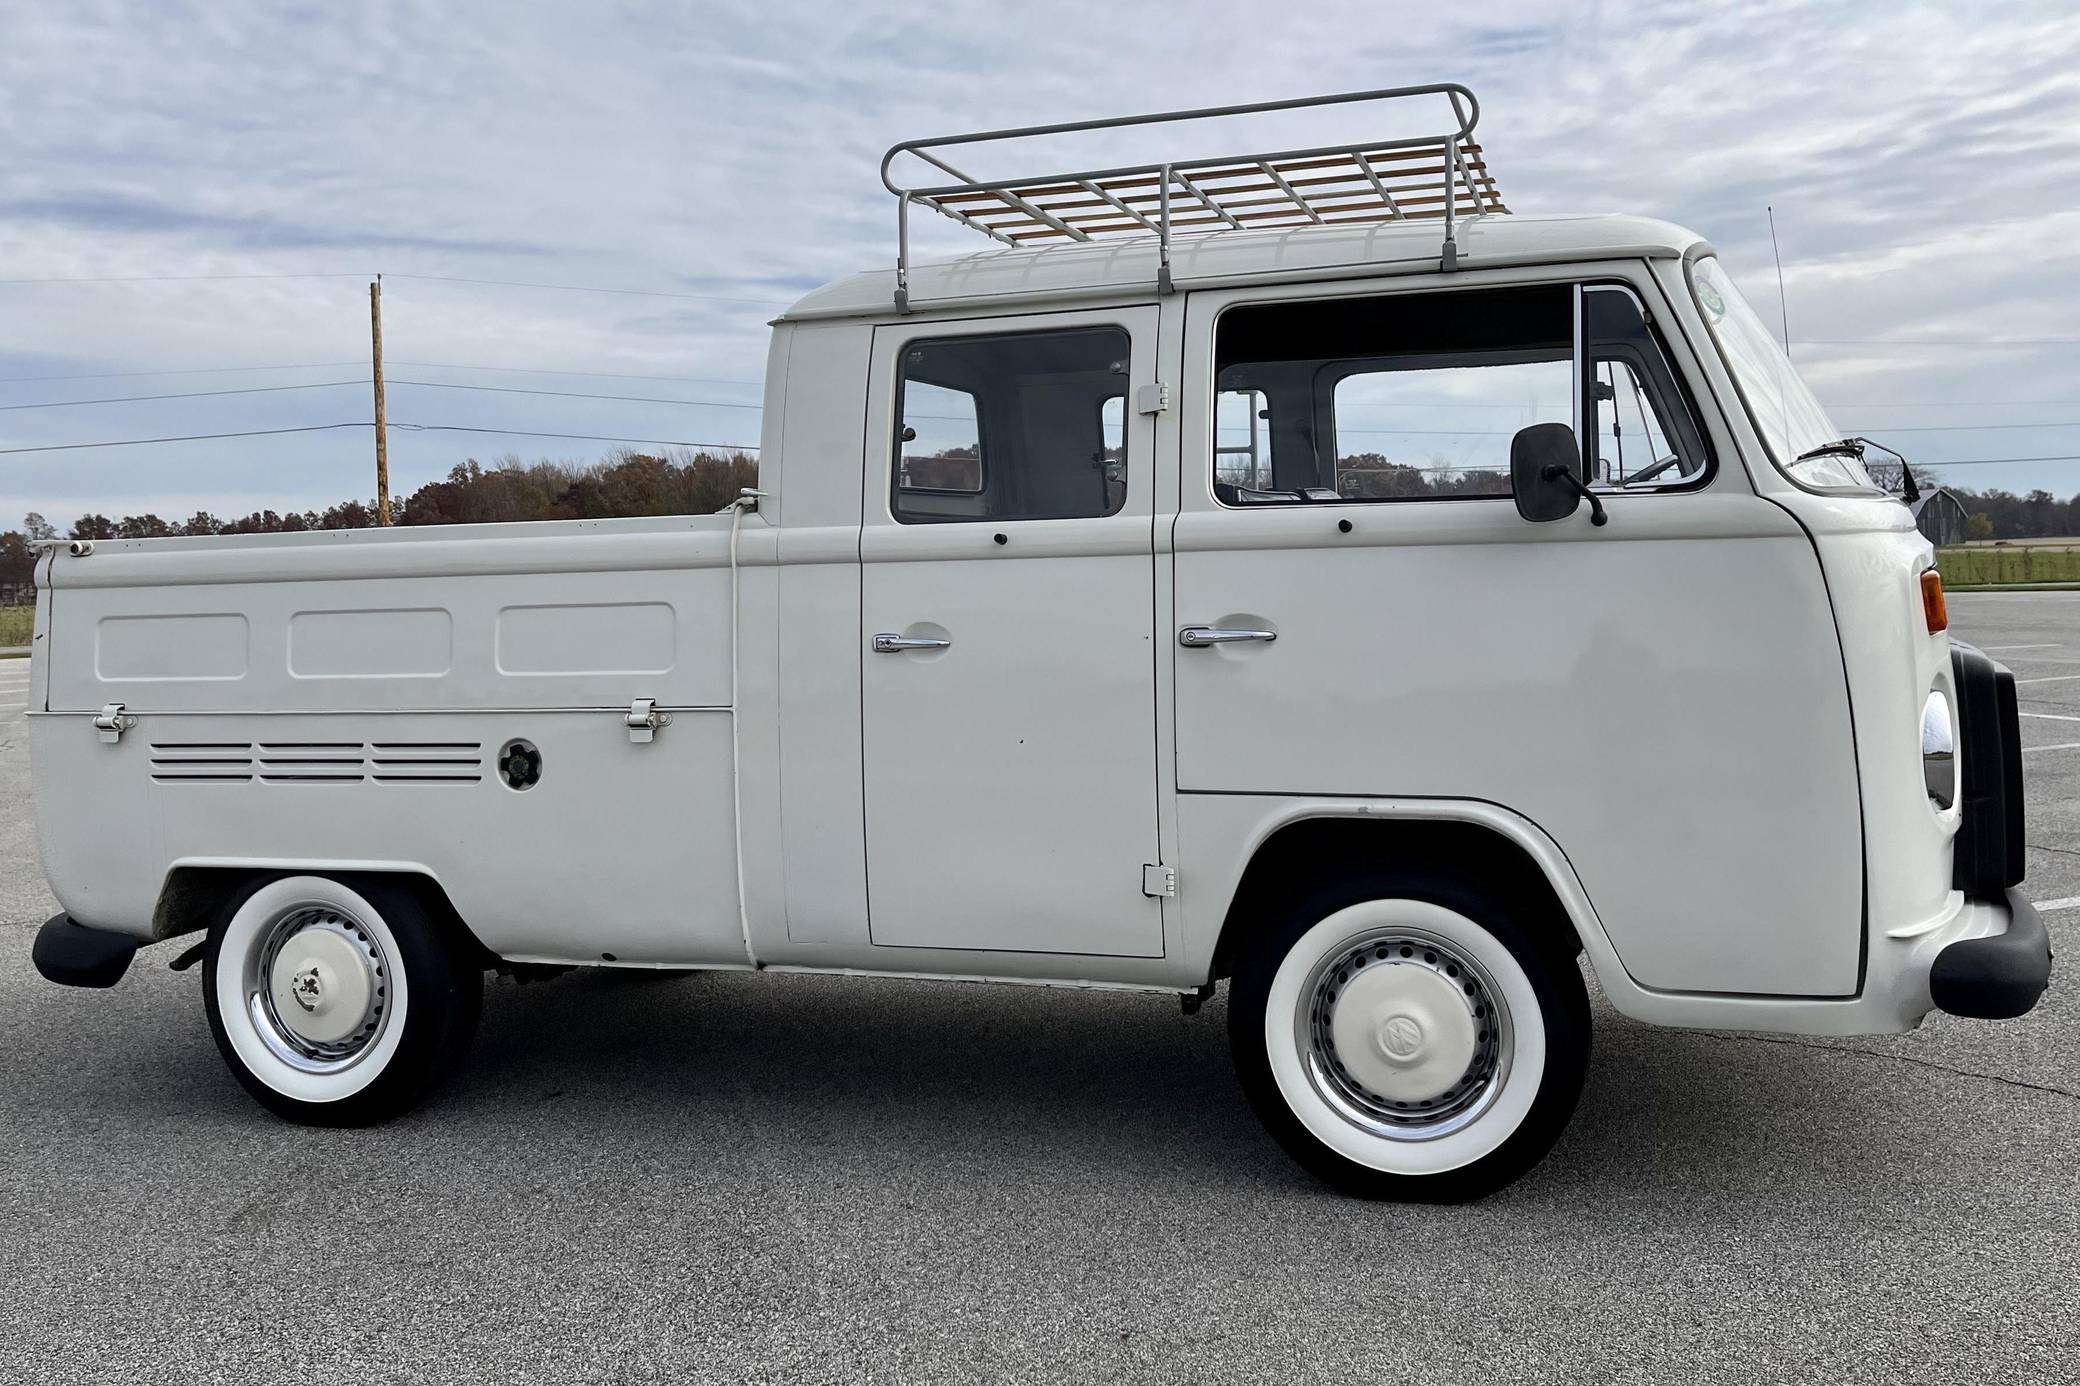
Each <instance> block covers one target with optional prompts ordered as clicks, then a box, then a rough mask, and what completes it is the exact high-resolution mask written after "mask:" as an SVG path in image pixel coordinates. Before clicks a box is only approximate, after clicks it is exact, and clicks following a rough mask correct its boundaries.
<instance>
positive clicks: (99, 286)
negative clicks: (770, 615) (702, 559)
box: [0, 0, 2080, 526]
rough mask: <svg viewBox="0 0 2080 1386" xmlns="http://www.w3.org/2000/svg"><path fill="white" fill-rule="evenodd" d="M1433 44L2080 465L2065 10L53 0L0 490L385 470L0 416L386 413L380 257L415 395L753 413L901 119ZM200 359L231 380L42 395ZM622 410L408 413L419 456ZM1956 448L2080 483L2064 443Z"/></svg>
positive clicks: (24, 73) (1390, 55)
mask: <svg viewBox="0 0 2080 1386" xmlns="http://www.w3.org/2000/svg"><path fill="white" fill-rule="evenodd" d="M1437 80H1458V81H1463V82H1466V83H1468V84H1469V85H1471V86H1472V87H1474V89H1475V90H1476V91H1478V92H1479V93H1480V95H1481V98H1482V101H1483V105H1484V111H1483V119H1482V125H1481V134H1482V137H1483V142H1484V143H1485V145H1486V147H1487V149H1488V151H1489V155H1490V158H1491V160H1492V162H1493V166H1494V168H1495V170H1496V172H1497V175H1498V177H1499V179H1500V181H1501V186H1502V190H1503V192H1504V194H1505V196H1506V197H1507V198H1508V200H1509V201H1510V203H1511V204H1512V205H1513V206H1515V207H1517V208H1518V209H1520V210H1525V211H1581V210H1622V211H1635V212H1643V213H1648V214H1652V215H1657V216H1663V217H1667V218H1670V219H1672V220H1675V221H1678V222H1682V223H1684V224H1686V225H1689V226H1692V227H1694V228H1696V229H1697V230H1699V231H1701V232H1703V233H1704V234H1705V235H1707V236H1709V237H1710V238H1711V239H1712V240H1713V241H1714V243H1715V244H1716V245H1717V246H1718V247H1719V249H1720V251H1721V253H1722V254H1723V255H1724V256H1725V258H1726V261H1727V263H1728V265H1729V267H1730V268H1731V269H1732V271H1733V273H1734V274H1735V276H1736V277H1737V278H1738V279H1739V280H1740V281H1741V283H1742V284H1743V286H1744V288H1745V289H1746V290H1747V292H1748V293H1749V295H1750V297H1751V298H1753V299H1754V300H1755V301H1756V302H1757V304H1758V305H1759V306H1762V307H1763V308H1764V309H1765V312H1766V314H1767V315H1769V316H1772V317H1774V315H1775V312H1776V303H1777V298H1776V279H1775V272H1774V269H1773V266H1772V263H1771V257H1770V240H1769V227H1768V224H1767V221H1766V219H1765V215H1764V207H1765V206H1767V205H1774V207H1775V208H1776V217H1777V231H1778V237H1779V240H1780V242H1781V245H1782V251H1783V257H1784V278H1785V284H1786V288H1787V291H1788V310H1789V323H1790V331H1791V337H1792V341H1793V350H1794V354H1795V356H1796V357H1797V359H1798V361H1799V363H1800V365H1801V367H1802V368H1803V369H1804V370H1805V371H1806V372H1807V374H1808V376H1809V377H1810V378H1811V379H1812V381H1813V382H1814V385H1815V388H1816V389H1817V390H1818V391H1819V393H1820V394H1821V396H1822V398H1823V399H1824V400H1826V401H1827V402H1828V404H1829V405H1830V407H1831V408H1832V410H1833V412H1834V414H1835V417H1836V419H1837V421H1838V422H1839V423H1840V424H1841V425H1842V426H1843V427H1844V428H1845V429H1846V430H1848V431H1851V432H1859V433H1869V434H1872V435H1874V436H1877V437H1879V438H1883V439H1887V440H1889V441H1893V442H1895V443H1896V444H1897V445H1898V446H1900V447H1901V448H1902V449H1903V450H1904V451H1906V452H1907V453H1908V454H1909V455H1910V456H1913V457H1914V458H1915V459H1916V460H1917V461H1919V462H1925V463H1942V462H1949V461H1957V460H1963V459H1983V458H2011V457H2017V458H2038V457H2061V458H2062V457H2067V456H2068V455H2080V322H2076V321H2074V317H2075V314H2074V308H2075V305H2076V303H2080V12H2076V11H2075V10H2074V9H2073V7H2072V5H2071V4H2070V0H2067V2H2066V3H2063V4H2059V3H2050V4H2041V5H2035V4H2016V5H2004V4H1989V3H1972V4H1963V3H1959V4H1951V5H1938V6H1911V5H1905V6H1903V5H1898V4H1891V3H1888V4H1877V3H1867V4H1854V3H1823V4H1800V3H1780V4H1757V5H1746V6H1743V5H1727V4H1724V3H1714V4H1708V5H1690V4H1681V3H1644V4H1618V3H1612V4H1584V5H1580V6H1572V7H1570V6H1565V5H1559V4H1546V3H1530V4H1520V3H1514V2H1513V0H1501V2H1500V3H1484V4H1479V5H1466V6H1458V7H1452V6H1439V5H1420V6H1416V5H1410V6H1393V5H1382V4H1380V3H1378V0H1370V2H1369V3H1348V4H1344V3H1331V2H1330V0H1315V2H1314V3H1310V4H1307V5H1292V4H1261V5H1239V4H1223V3H1210V2H1208V0H1201V2H1200V3H1195V4H1177V5H1172V6H1167V7H1158V6H1145V7H1144V6H1139V5H1134V4H1131V3H1121V2H1120V0H1105V2H1104V3H1084V2H1083V0H1054V3H1050V4H1045V5H939V6H921V5H917V4H914V3H907V4H897V5H882V4H879V3H875V0H844V2H843V3H825V2H824V0H759V3H744V4H737V3H700V4H690V3H689V4H674V5H663V4H659V5H649V6H640V5H625V6H616V5H608V4H572V3H568V2H566V3H562V4H554V5H549V4H533V3H523V2H522V0H501V3H497V4H478V5H470V4H464V3H448V4H430V3H411V2H410V0H388V2H384V0H371V3H366V4H360V5H352V6H345V5H325V4H316V3H313V4H307V5H294V4H274V5H248V4H239V3H232V2H231V0H214V2H213V3H208V4H201V5H192V6H190V5H182V4H177V3H168V2H167V0H159V2H158V3H137V4H111V3H99V4H97V3H91V2H90V0H73V2H72V3H68V4H65V5H33V6H32V5H27V4H15V5H10V6H7V7H5V10H4V13H0V150H4V154H0V526H12V525H14V524H16V523H18V522H19V516H20V515H21V513H22V512H23V511H26V510H39V511H42V512H44V513H46V514H47V515H49V516H50V517H51V518H52V519H53V520H55V521H57V522H58V523H60V525H61V526H62V525H64V524H69V523H70V521H71V520H72V519H73V517H75V516H76V515H78V514H79V513H81V512H83V511H86V510H99V511H103V512H106V513H109V514H114V515H120V514H124V513H137V512H141V511H144V510H147V509H149V510H155V511H157V512H159V513H160V514H162V515H166V516H168V517H173V516H185V515H187V514H189V513H192V512H193V511H195V510H196V509H209V510H212V511H215V512H217V513H218V514H229V513H244V512H245V511H248V510H252V509H255V508H261V507H272V508H275V509H280V510H286V509H291V508H306V507H312V506H322V505H324V504H327V503H329V502H332V501H334V500H338V499H341V498H345V497H349V496H361V497H366V496H367V495H368V494H369V493H370V491H371V490H372V489H373V488H372V477H371V472H372V463H371V460H370V452H371V449H370V442H369V430H368V429H366V428H365V427H355V428H341V429H336V430H332V431H328V432H310V433H290V434H280V435H271V436H260V437H247V438H232V439H222V440H216V441H207V442H194V443H172V444H164V445H157V446H142V447H118V448H110V447H92V448H77V449H72V450H68V451H45V452H21V451H16V452H7V451H5V450H6V449H26V448H44V447H50V446H53V445H58V444H74V443H102V442H108V441H113V440H120V439H132V438H146V437H161V436H168V435H187V434H200V433H223V432H235V431H245V430H260V429H288V428H300V427H306V426H310V425H318V424H333V423H348V422H357V421H365V420H366V419H367V417H368V409H369V399H368V389H367V386H366V385H365V384H362V383H358V382H361V381H363V380H365V378H366V374H367V369H366V357H367V348H368V322H367V299H366V293H367V282H368V278H369V276H370V275H371V274H373V273H376V272H381V273H383V274H384V275H385V290H384V306H385V327H386V331H385V347H386V356H387V358H388V367H389V369H388V374H389V375H390V377H391V378H392V386H391V390H390V414H391V417H392V419H393V420H396V421H400V422H404V423H419V424H440V425H450V426H458V427H474V428H502V429H513V430H534V431H537V432H545V433H569V434H596V435H611V436H615V437H630V438H643V439H659V440H691V441H701V442H715V443H734V442H756V441H757V437H758V432H757V430H758V414H757V410H756V409H755V408H753V407H746V406H752V405H755V404H756V402H757V400H758V386H757V384H756V382H757V380H758V377H759V374H760V371H761V369H762V366H763V336H764V324H765V322H766V320H767V319H768V318H770V317H771V316H772V315H773V314H774V313H776V312H777V311H778V310H779V309H780V308H781V307H783V306H784V305H785V304H786V303H787V302H788V301H790V300H791V299H792V298H793V297H795V296H796V295H798V294H800V293H801V292H803V291H805V290H807V289H809V288H811V287H813V286H814V285H816V284H818V283H820V282H822V281H824V280H826V279H829V278H833V277H836V276H838V275H841V274H844V273H848V272H851V271H853V270H857V269H861V268H870V267H875V266H879V265H883V264H885V263H887V262H888V260H889V258H890V257H891V255H892V251H893V246H892V241H893V224H892V223H893V216H892V212H891V207H890V205H889V199H888V198H887V196H886V194H885V193H883V192H882V190H881V187H880V184H879V182H878V180H877V177H876V164H877V162H878V159H879V156H880V152H881V150H882V149H883V148H884V147H885V146H887V145H888V144H890V143H892V142H894V141H895V140H898V139H903V138H909V137H913V136H918V135H925V134H935V133H943V132H946V131H949V130H959V129H969V128H979V127H984V126H1002V125H1013V124H1024V123H1029V122H1035V121H1045V120H1056V119H1071V118H1078V117H1085V116H1094V115H1107V114H1122V113H1127V112H1132V111H1138V110H1151V109H1162V108H1166V107H1175V106H1196V105H1205V104H1213V103H1219V102H1227V101H1238V102H1239V101H1258V100H1268V99H1274V98H1279V97H1285V96H1293V95H1301V94H1307V93H1313V92H1321V91H1331V90H1342V89H1351V88H1361V87H1374V86H1386V85H1393V84H1398V83H1412V82H1427V81H1437ZM1320 119H1321V120H1322V121H1323V122H1324V123H1322V124H1318V125H1312V126H1307V127H1305V129H1306V130H1307V131H1308V132H1309V133H1314V134H1319V135H1321V136H1323V137H1325V138H1327V137H1336V136H1339V135H1343V134H1346V133H1350V132H1348V131H1347V130H1345V129H1343V128H1340V127H1338V126H1337V125H1336V124H1335V123H1334V121H1335V118H1334V117H1321V118H1320ZM1290 129H1291V127H1286V128H1281V129H1278V130H1275V131H1272V132H1270V133H1272V134H1273V136H1274V137H1283V136H1284V135H1285V134H1287V133H1289V131H1290ZM1358 133H1364V132H1358ZM937 234H938V235H939V236H940V239H938V240H936V241H935V242H934V246H935V248H939V249H944V250H946V251H949V252H958V251H960V250H963V249H970V248H979V246H980V245H981V244H982V243H981V242H980V241H976V243H975V245H974V246H967V245H964V244H963V243H962V238H963V237H964V236H966V234H967V233H962V232H959V231H958V229H957V228H952V227H946V228H944V231H943V232H940V233H937ZM947 235H950V236H952V237H953V239H951V240H947V239H944V237H945V236H947ZM460 280H468V281H487V280H488V281H502V282H497V283H483V282H456V281H460ZM524 285H537V286H587V287H586V288H583V289H579V288H565V287H522V286H524ZM608 290H614V291H621V292H607V291H608ZM406 381H411V382H416V383H412V384H406V383H403V382H406ZM332 382H352V383H345V384H334V383H332ZM311 385H318V386H323V388H293V389H292V388H269V389H267V390H266V391H265V392H255V391H259V390H260V389H261V387H288V386H297V387H302V386H311ZM455 386H471V387H497V388H496V389H491V388H470V389H460V388H452V387H455ZM201 391H242V392H248V393H214V394H206V395H197V396H195V397H190V398H183V399H156V400H152V399H129V400H128V401H127V402H121V403H109V402H100V403H92V404H85V403H81V404H75V405H72V406H71V407H58V408H52V407H35V408H20V407H17V406H21V405H37V406H44V405H48V404H50V403H51V402H54V401H89V400H91V401H108V400H112V399H116V398H118V397H132V396H141V395H166V394H193V392H201ZM548 391H554V392H561V393H556V394H549V393H524V392H548ZM575 395H617V396H629V397H634V398H620V399H598V398H574V397H572V396H575ZM663 401H699V402H700V403H697V404H688V403H679V402H663ZM609 446H610V445H609V444H605V443H594V442H585V441H576V440H557V439H552V438H527V437H517V436H498V435H488V434H474V435H473V434H466V433H459V432H431V431H429V432H414V431H409V430H404V429H393V432H392V435H391V458H392V462H391V465H392V476H393V487H394V488H395V489H396V490H397V491H399V492H408V491H410V490H411V489H412V488H413V487H414V486H416V485H417V484H419V483H421V482H423V481H426V480H429V479H431V478H433V477H435V476H437V475H439V474H441V473H443V472H445V471H446V470H447V469H448V468H449V467H450V466H451V465H453V464H454V463H455V462H456V461H459V460H461V459H462V458H464V457H468V456H475V457H478V458H483V459H487V460H488V459H490V458H493V457H496V456H499V455H500V454H503V453H507V452H518V453H521V454H523V455H525V456H528V457H536V456H555V457H567V458H581V457H594V456H597V455H598V454H599V453H600V452H601V451H603V450H605V449H606V448H607V447H609ZM1944 474H1945V475H1946V477H1948V478H1949V479H1951V480H1954V481H1955V482H1957V483H1958V484H1962V485H1974V486H1980V487H1984V486H1992V485H1999V486H2005V487H2009V488H2011V489H2022V490H2026V489H2028V488H2030V487H2034V486H2043V487H2046V488H2049V489H2051V490H2054V491H2056V492H2057V493H2059V494H2060V495H2067V494H2071V493H2072V492H2074V491H2080V461H2076V460H2064V461H2045V462H2025V463H2003V464H1997V465H1980V466H1970V467H1964V466H1960V467H1957V468H1955V469H1954V470H1950V471H1947V472H1945V473H1944Z"/></svg>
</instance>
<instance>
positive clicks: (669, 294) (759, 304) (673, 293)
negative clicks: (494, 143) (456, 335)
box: [385, 274, 788, 308]
mask: <svg viewBox="0 0 2080 1386" xmlns="http://www.w3.org/2000/svg"><path fill="white" fill-rule="evenodd" d="M385 277H386V278H390V279H417V280H420V281H421V282H423V283H428V284H489V285H494V286H496V287H498V288H502V289H558V290H564V291H567V292H570V293H580V294H634V295H636V296H638V297H641V298H691V299H699V300H700V301H702V302H705V303H743V304H748V305H750V306H751V307H754V308H785V307H786V306H787V304H788V300H786V299H779V298H726V297H724V296H722V295H720V294H690V293H684V292H680V291H678V290H673V289H612V288H607V287H605V286H603V285H599V284H538V283H535V282H533V281H531V280H525V279H465V278H463V277H462V276H461V275H455V274H391V275H387V276H385Z"/></svg>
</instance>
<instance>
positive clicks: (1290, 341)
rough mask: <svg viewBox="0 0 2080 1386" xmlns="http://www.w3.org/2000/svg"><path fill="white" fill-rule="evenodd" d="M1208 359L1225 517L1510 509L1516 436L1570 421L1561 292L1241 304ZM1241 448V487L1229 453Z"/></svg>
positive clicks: (1568, 306)
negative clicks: (1532, 427) (1490, 499)
mask: <svg viewBox="0 0 2080 1386" xmlns="http://www.w3.org/2000/svg"><path fill="white" fill-rule="evenodd" d="M1214 359H1215V367H1214V369H1215V380H1214V390H1215V400H1216V409H1217V410H1218V411H1219V412H1218V413H1217V415H1216V419H1215V424H1216V443H1215V446H1216V448H1217V449H1219V450H1218V451H1216V453H1215V454H1214V476H1215V483H1214V493H1215V495H1216V496H1217V497H1219V499H1220V500H1221V501H1222V502H1223V503H1224V504H1228V505H1250V504H1295V503H1305V502H1308V501H1350V500H1366V501H1371V500H1379V501H1387V500H1424V499H1438V498H1463V497H1476V496H1507V495H1509V446H1510V439H1511V438H1512V437H1514V436H1515V434H1516V432H1517V430H1518V429H1520V428H1523V427H1525V426H1526V425H1527V424H1534V423H1545V422H1549V421H1558V422H1561V423H1568V424H1571V423H1572V422H1573V421H1574V374H1573V372H1574V292H1573V288H1572V286H1570V285H1565V284H1553V285H1537V286H1533V287H1529V288H1511V289H1473V290H1460V291H1455V292H1451V293H1434V294H1395V295H1379V296H1375V297H1368V298H1355V299H1335V300H1328V301H1322V302H1308V303H1271V304H1253V305H1246V306H1241V307H1236V308H1231V309H1229V310H1228V311H1227V312H1226V313H1224V314H1222V315H1221V318H1220V321H1219V324H1218V327H1217V329H1216V335H1215V341H1214ZM1240 397H1254V402H1253V403H1252V404H1251V405H1249V406H1247V407H1246V408H1245V407H1244V406H1240V405H1235V406H1231V405H1230V403H1229V401H1230V400H1231V399H1232V398H1240ZM1251 422H1254V423H1255V424H1256V425H1257V426H1258V427H1260V428H1261V429H1262V433H1261V435H1260V436H1250V437H1245V435H1244V432H1243V431H1242V430H1243V426H1246V425H1247V424H1249V423H1251ZM1245 443H1247V444H1248V446H1249V447H1250V448H1251V449H1252V451H1251V452H1250V453H1248V454H1247V457H1246V460H1247V461H1248V463H1249V464H1251V467H1252V469H1253V471H1254V475H1255V476H1256V478H1257V481H1256V484H1255V485H1254V486H1252V485H1250V484H1248V482H1247V481H1246V479H1245V474H1244V473H1243V471H1242V468H1241V467H1240V466H1239V465H1238V463H1240V462H1242V461H1243V460H1245V458H1244V455H1243V454H1238V453H1233V452H1230V451H1228V449H1229V448H1232V447H1240V446H1243V445H1244V444H1245ZM1260 444H1261V445H1262V446H1261V450H1259V445H1260Z"/></svg>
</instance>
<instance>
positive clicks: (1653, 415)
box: [1582, 284, 1706, 491]
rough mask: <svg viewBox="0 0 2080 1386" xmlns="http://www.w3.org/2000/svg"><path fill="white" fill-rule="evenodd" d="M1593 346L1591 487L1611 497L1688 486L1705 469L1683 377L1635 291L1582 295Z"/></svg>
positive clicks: (1603, 289) (1588, 425)
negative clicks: (1681, 381)
mask: <svg viewBox="0 0 2080 1386" xmlns="http://www.w3.org/2000/svg"><path fill="white" fill-rule="evenodd" d="M1582 334H1583V337H1584V339H1585V341H1586V343H1587V346H1588V359H1589V375H1588V380H1587V381H1586V382H1585V389H1584V390H1583V396H1584V414H1585V426H1584V427H1583V429H1582V432H1583V435H1584V436H1585V437H1588V438H1592V439H1594V440H1595V442H1594V445H1593V446H1592V447H1588V448H1585V449H1584V451H1585V452H1586V453H1587V454H1588V456H1587V457H1586V458H1585V459H1584V460H1585V462H1586V463H1587V470H1588V473H1589V484H1590V485H1591V486H1593V487H1596V488H1597V489H1599V490H1608V491H1653V490H1660V489H1662V488H1664V487H1670V486H1686V485H1688V484H1690V483H1691V482H1694V481H1696V480H1698V479H1699V478H1700V477H1702V476H1703V475H1704V471H1705V457H1706V454H1705V448H1704V440H1703V439H1702V438H1701V437H1700V436H1699V435H1698V432H1697V427H1696V424H1695V422H1694V421H1693V418H1692V415H1691V413H1690V410H1689V407H1688V404H1687V402H1686V401H1685V400H1684V397H1683V391H1682V387H1681V385H1680V384H1678V383H1677V380H1676V374H1675V371H1674V370H1673V369H1671V368H1670V366H1669V364H1668V358H1667V356H1665V355H1663V354H1662V351H1661V344H1660V343H1659V342H1658V341H1656V340H1655V339H1654V333H1653V331H1652V329H1651V328H1649V327H1648V326H1647V320H1646V316H1645V315H1644V314H1643V313H1642V312H1641V311H1640V306H1639V300H1638V299H1636V298H1634V297H1633V296H1632V292H1631V291H1630V290H1629V289H1622V288H1619V287H1617V286H1616V285H1600V284H1592V285H1589V286H1587V287H1585V288H1584V289H1583V290H1582Z"/></svg>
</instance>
